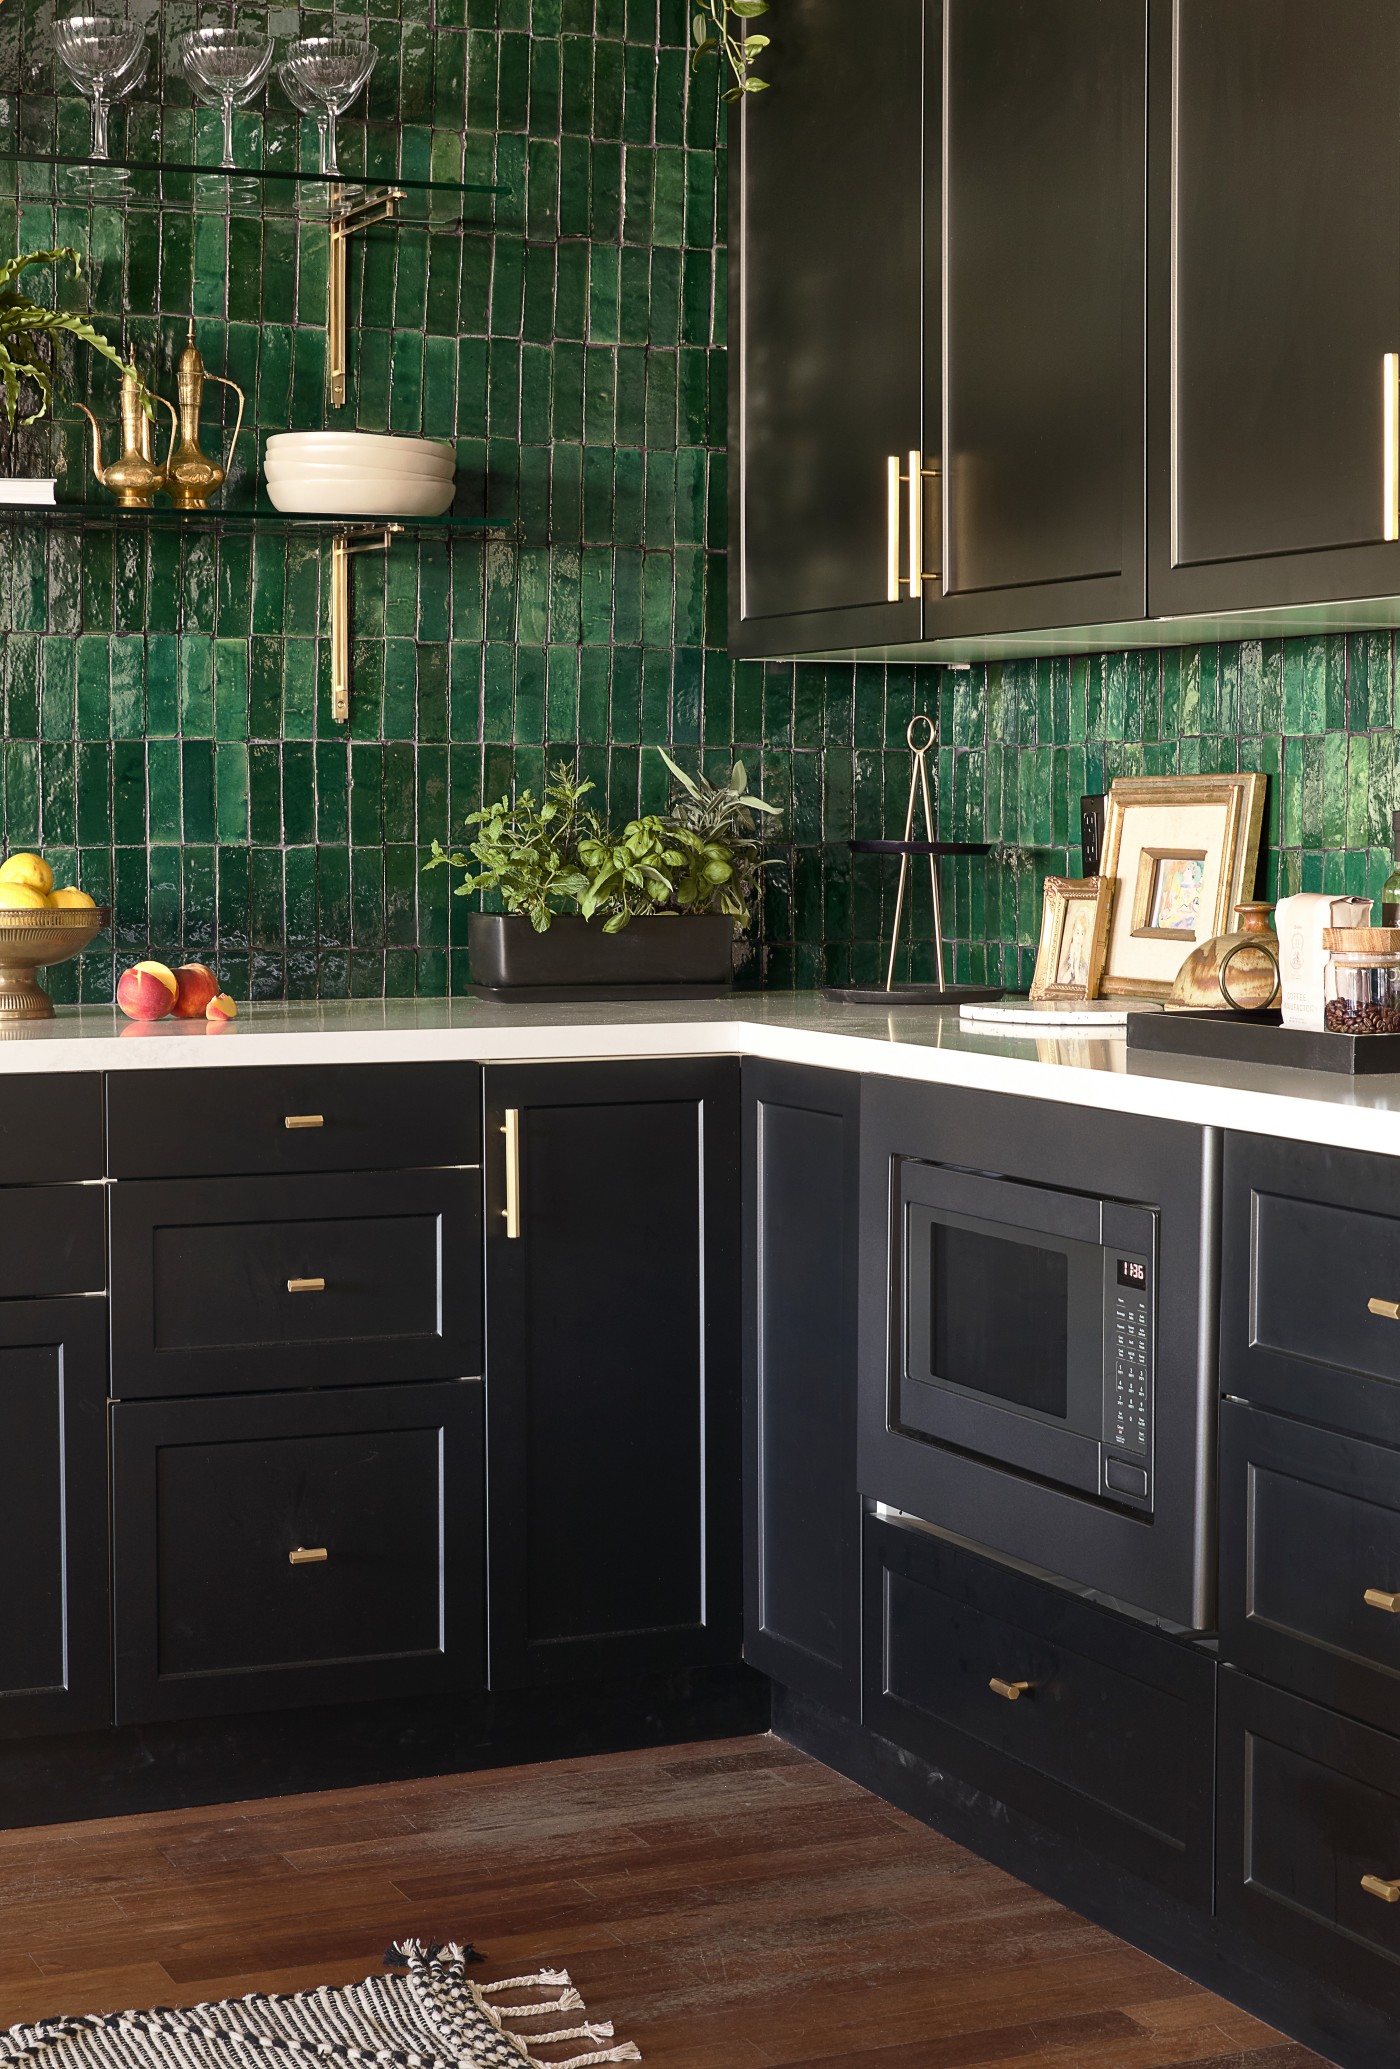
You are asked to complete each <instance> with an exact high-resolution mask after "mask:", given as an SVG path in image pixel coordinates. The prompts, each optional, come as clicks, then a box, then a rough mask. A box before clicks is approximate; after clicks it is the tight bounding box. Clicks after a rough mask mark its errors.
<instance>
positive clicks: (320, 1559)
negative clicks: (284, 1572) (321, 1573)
mask: <svg viewBox="0 0 1400 2069" xmlns="http://www.w3.org/2000/svg"><path fill="white" fill-rule="evenodd" d="M330 1556H331V1555H330V1553H329V1552H328V1551H327V1550H326V1547H325V1546H324V1545H298V1546H297V1547H296V1548H295V1550H294V1551H290V1552H288V1554H287V1564H288V1565H289V1566H324V1565H325V1563H326V1561H327V1559H329V1558H330Z"/></svg>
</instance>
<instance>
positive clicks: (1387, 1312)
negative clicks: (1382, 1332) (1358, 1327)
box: [1366, 1300, 1400, 1322]
mask: <svg viewBox="0 0 1400 2069" xmlns="http://www.w3.org/2000/svg"><path fill="white" fill-rule="evenodd" d="M1366 1305H1367V1307H1368V1308H1369V1309H1370V1310H1371V1313H1372V1314H1373V1315H1379V1316H1380V1318H1381V1320H1382V1321H1383V1322H1400V1300H1368V1301H1367V1303H1366Z"/></svg>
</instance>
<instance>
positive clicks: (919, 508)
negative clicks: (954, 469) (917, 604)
mask: <svg viewBox="0 0 1400 2069" xmlns="http://www.w3.org/2000/svg"><path fill="white" fill-rule="evenodd" d="M938 474H939V470H938V468H937V467H925V465H924V456H923V454H922V453H921V452H918V451H917V450H916V451H911V452H910V454H909V472H908V473H907V474H905V473H902V472H901V470H900V463H899V454H898V453H891V454H890V456H889V458H888V459H887V460H886V461H885V595H886V599H887V600H888V601H889V602H890V603H899V602H900V601H901V591H902V590H903V589H904V588H905V587H906V586H907V588H908V590H909V595H910V599H911V601H913V600H916V599H917V598H919V597H921V596H922V595H923V593H924V584H925V582H937V581H939V580H940V579H941V578H940V577H939V576H938V575H926V574H925V573H924V483H925V482H926V481H937V479H938ZM904 487H907V488H908V490H909V572H908V574H907V575H902V574H901V573H900V571H899V503H900V496H899V492H900V490H901V488H904Z"/></svg>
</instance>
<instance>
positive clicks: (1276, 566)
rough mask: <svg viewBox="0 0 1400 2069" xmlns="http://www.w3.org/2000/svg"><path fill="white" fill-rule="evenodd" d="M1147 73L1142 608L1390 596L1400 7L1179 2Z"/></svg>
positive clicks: (1399, 572) (1299, 0)
mask: <svg viewBox="0 0 1400 2069" xmlns="http://www.w3.org/2000/svg"><path fill="white" fill-rule="evenodd" d="M1152 79H1153V84H1152V94H1153V108H1152V131H1153V139H1154V145H1153V153H1154V162H1153V172H1152V181H1153V227H1152V243H1153V259H1152V267H1153V305H1154V309H1155V311H1156V314H1155V317H1154V322H1153V331H1152V341H1151V353H1152V384H1151V385H1152V421H1153V434H1152V480H1151V507H1150V533H1151V539H1152V553H1151V573H1150V580H1149V590H1150V595H1149V605H1150V609H1151V611H1152V613H1153V615H1157V614H1159V613H1172V614H1178V613H1187V612H1193V611H1209V610H1238V609H1242V608H1246V607H1249V606H1258V605H1275V604H1279V605H1284V604H1294V603H1308V602H1324V601H1327V600H1330V599H1333V598H1348V597H1364V596H1373V595H1377V594H1394V593H1395V592H1397V591H1400V544H1395V543H1388V542H1387V520H1388V519H1389V520H1390V524H1389V530H1390V538H1391V540H1393V539H1394V538H1395V537H1396V536H1397V533H1400V526H1397V525H1396V524H1395V522H1394V518H1395V511H1394V494H1393V493H1392V494H1391V495H1390V496H1389V497H1388V496H1387V493H1386V476H1387V468H1386V444H1387V439H1386V425H1387V411H1386V403H1385V394H1384V382H1385V378H1386V358H1387V355H1388V354H1391V353H1400V115H1397V110H1400V12H1397V10H1396V8H1395V7H1394V6H1393V5H1392V4H1391V0H1328V5H1327V7H1326V9H1325V10H1324V11H1322V12H1319V10H1318V8H1317V6H1316V5H1315V4H1314V0H1174V4H1171V5H1167V4H1162V5H1160V7H1159V9H1158V11H1157V13H1156V14H1155V16H1154V48H1153V53H1152ZM1395 379H1396V375H1395V373H1394V370H1392V374H1391V387H1392V394H1393V391H1394V382H1395ZM1388 501H1389V502H1390V504H1391V509H1390V510H1389V511H1387V508H1386V505H1387V502H1388Z"/></svg>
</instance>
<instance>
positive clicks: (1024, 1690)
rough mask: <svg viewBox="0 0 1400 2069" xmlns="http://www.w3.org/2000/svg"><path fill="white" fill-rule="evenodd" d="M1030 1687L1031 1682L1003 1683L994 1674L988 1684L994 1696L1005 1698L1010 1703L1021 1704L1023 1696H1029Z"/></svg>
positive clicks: (998, 1676)
mask: <svg viewBox="0 0 1400 2069" xmlns="http://www.w3.org/2000/svg"><path fill="white" fill-rule="evenodd" d="M1030 1685H1031V1684H1030V1682H1029V1681H1003V1680H1002V1679H1001V1677H1000V1675H997V1674H993V1676H992V1678H991V1680H990V1681H989V1682H988V1683H987V1686H988V1688H990V1690H991V1691H992V1694H993V1695H999V1696H1001V1697H1003V1698H1004V1700H1005V1701H1007V1702H1008V1703H1019V1702H1020V1700H1021V1697H1022V1696H1023V1695H1027V1694H1029V1692H1030Z"/></svg>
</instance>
